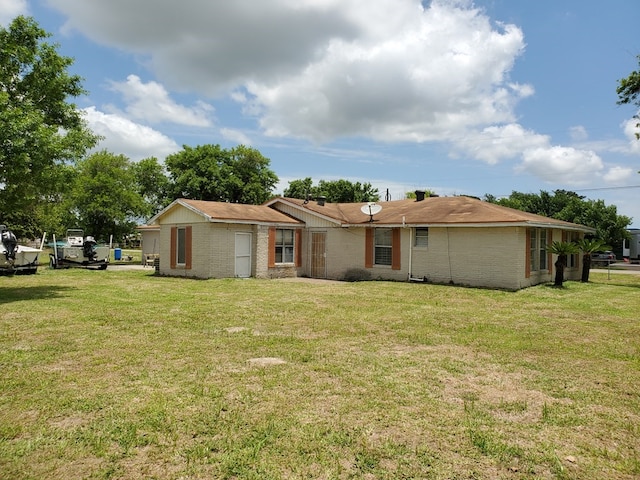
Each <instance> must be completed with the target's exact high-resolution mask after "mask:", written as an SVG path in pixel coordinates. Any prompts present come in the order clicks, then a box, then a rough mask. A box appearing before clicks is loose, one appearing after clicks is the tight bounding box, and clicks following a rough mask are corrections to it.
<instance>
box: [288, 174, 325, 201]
mask: <svg viewBox="0 0 640 480" xmlns="http://www.w3.org/2000/svg"><path fill="white" fill-rule="evenodd" d="M316 191H317V187H314V186H313V180H312V179H311V177H307V178H305V179H303V180H302V179H301V180H291V181H290V182H289V187H288V188H285V189H284V192H283V193H282V195H283V196H284V197H288V198H302V199H306V198H307V197H314V196H316Z"/></svg>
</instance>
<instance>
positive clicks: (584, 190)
mask: <svg viewBox="0 0 640 480" xmlns="http://www.w3.org/2000/svg"><path fill="white" fill-rule="evenodd" d="M625 188H640V185H624V186H620V187H596V188H579V189H578V188H577V189H574V192H593V191H596V190H622V189H625Z"/></svg>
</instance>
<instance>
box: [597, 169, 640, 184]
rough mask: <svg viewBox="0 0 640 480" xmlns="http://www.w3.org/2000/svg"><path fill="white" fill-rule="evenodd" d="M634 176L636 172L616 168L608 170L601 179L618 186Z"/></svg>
mask: <svg viewBox="0 0 640 480" xmlns="http://www.w3.org/2000/svg"><path fill="white" fill-rule="evenodd" d="M634 175H636V170H634V169H633V168H629V167H620V166H616V167H612V168H610V169H609V170H608V171H607V173H605V174H604V175H603V176H602V178H603V180H604V181H605V182H607V183H609V184H612V185H620V184H622V183H624V182H626V181H627V180H629V179H631V178H632V177H633V176H634Z"/></svg>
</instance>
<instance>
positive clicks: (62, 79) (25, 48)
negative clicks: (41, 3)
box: [0, 16, 98, 237]
mask: <svg viewBox="0 0 640 480" xmlns="http://www.w3.org/2000/svg"><path fill="white" fill-rule="evenodd" d="M49 36H50V35H49V34H48V33H46V32H45V31H44V30H42V29H41V28H40V27H39V26H38V24H37V23H36V22H35V21H34V20H33V19H32V18H28V17H22V16H20V17H17V18H15V19H14V20H13V22H12V23H11V24H10V25H9V27H8V28H2V27H0V212H3V219H2V221H3V223H6V224H7V226H8V227H9V228H11V229H12V230H13V231H14V232H16V233H17V234H18V236H31V237H33V236H37V235H39V234H40V233H41V229H40V228H39V225H40V224H41V223H42V222H43V221H44V220H45V219H46V215H45V211H46V209H47V208H46V204H47V203H50V202H52V201H55V200H56V198H57V195H58V194H59V193H60V192H61V191H62V190H63V189H64V187H65V179H66V175H67V173H68V172H67V171H66V170H65V168H64V166H65V165H66V164H69V163H72V162H74V161H76V160H78V159H80V158H82V156H83V155H84V154H85V152H86V151H87V150H88V149H89V148H91V147H93V146H94V145H95V144H96V142H97V140H98V137H97V136H95V135H94V134H93V133H92V132H91V131H90V130H89V129H88V128H87V126H86V123H85V121H84V119H83V117H82V114H81V113H80V112H79V111H78V110H77V109H76V106H75V105H74V104H73V103H69V102H68V99H72V98H75V97H78V96H80V95H83V94H85V93H86V92H85V90H84V89H83V88H82V86H81V78H80V77H79V76H77V75H70V74H69V72H68V68H69V66H70V65H71V64H72V63H73V60H72V59H71V58H68V57H63V56H60V55H59V54H58V53H57V45H54V44H50V43H47V42H46V41H45V39H46V38H47V37H49Z"/></svg>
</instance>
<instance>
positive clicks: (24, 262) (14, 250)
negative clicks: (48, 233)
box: [0, 225, 42, 275]
mask: <svg viewBox="0 0 640 480" xmlns="http://www.w3.org/2000/svg"><path fill="white" fill-rule="evenodd" d="M0 239H1V241H0V274H2V275H13V274H14V273H17V274H25V275H29V274H34V273H36V272H37V271H38V257H39V256H40V254H41V253H42V248H33V247H27V246H26V245H19V244H18V240H17V238H16V236H15V235H14V233H13V232H12V231H11V230H9V229H8V228H7V227H6V226H5V225H0Z"/></svg>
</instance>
